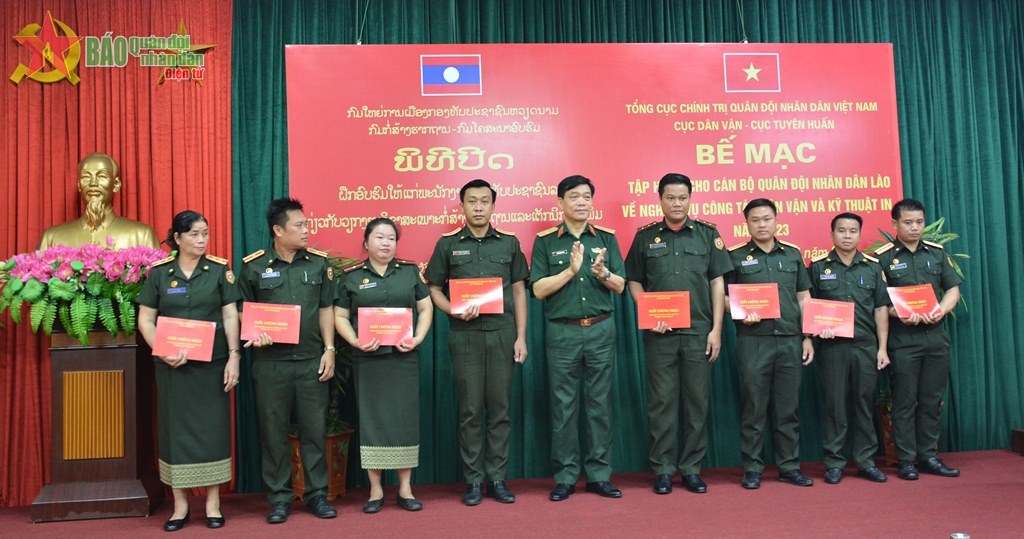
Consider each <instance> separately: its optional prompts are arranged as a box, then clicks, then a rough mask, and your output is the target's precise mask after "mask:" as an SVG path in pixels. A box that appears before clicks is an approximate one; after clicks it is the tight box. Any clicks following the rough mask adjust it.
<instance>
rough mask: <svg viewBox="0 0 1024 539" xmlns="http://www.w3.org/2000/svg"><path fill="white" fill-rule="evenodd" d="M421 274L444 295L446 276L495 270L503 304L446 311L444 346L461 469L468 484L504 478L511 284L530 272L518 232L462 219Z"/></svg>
mask: <svg viewBox="0 0 1024 539" xmlns="http://www.w3.org/2000/svg"><path fill="white" fill-rule="evenodd" d="M424 276H425V277H426V279H427V281H429V282H430V283H433V284H435V285H439V286H443V287H444V293H445V295H446V296H449V297H450V293H449V290H448V281H449V280H450V279H469V278H480V277H501V283H502V288H503V297H504V309H503V310H504V312H503V313H501V314H484V315H480V316H478V317H476V318H474V319H473V320H470V321H468V322H466V321H464V320H462V319H460V318H456V317H454V316H450V317H449V318H448V321H449V324H451V333H450V335H449V340H448V350H449V352H450V353H451V357H452V370H453V371H454V372H455V386H456V390H457V392H458V400H459V452H460V455H461V457H462V468H463V475H464V476H465V478H466V482H467V483H470V484H472V483H481V482H483V481H484V479H487V480H489V481H503V480H504V479H505V469H506V468H507V466H508V444H509V441H508V437H509V431H510V427H511V422H510V421H509V400H510V398H511V392H512V379H513V376H514V375H515V361H514V356H515V352H514V349H513V345H514V344H515V340H516V326H515V306H514V304H513V299H512V284H513V283H517V282H519V281H522V280H524V279H526V278H527V277H529V276H530V272H529V270H528V269H527V267H526V256H525V255H523V250H522V248H521V247H520V246H519V239H518V238H516V237H515V236H514V235H512V234H511V233H509V232H504V231H500V230H497V229H495V228H493V227H490V226H488V229H487V232H486V233H485V234H484V236H483V237H481V238H477V237H476V236H474V235H473V233H472V232H471V231H470V229H469V227H468V226H466V227H463V228H458V229H455V230H453V231H451V232H449V233H447V234H445V235H444V236H442V237H441V239H440V240H438V242H437V246H436V247H435V248H434V254H433V255H432V256H431V257H430V263H428V264H427V270H426V272H425V275H424ZM485 332H486V333H485ZM485 413H486V416H487V429H486V431H485V430H484V429H483V422H484V415H485ZM485 442H486V444H485Z"/></svg>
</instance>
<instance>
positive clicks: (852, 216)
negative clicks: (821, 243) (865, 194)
mask: <svg viewBox="0 0 1024 539" xmlns="http://www.w3.org/2000/svg"><path fill="white" fill-rule="evenodd" d="M840 219H853V220H854V221H857V227H858V228H864V219H862V218H861V216H859V215H857V214H856V213H850V212H846V213H840V214H839V215H837V216H835V217H833V218H832V232H835V231H836V221H838V220H840Z"/></svg>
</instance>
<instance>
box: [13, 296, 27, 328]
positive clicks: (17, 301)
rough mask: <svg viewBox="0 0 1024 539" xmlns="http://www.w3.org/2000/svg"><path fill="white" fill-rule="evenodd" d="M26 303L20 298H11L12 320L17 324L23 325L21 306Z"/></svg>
mask: <svg viewBox="0 0 1024 539" xmlns="http://www.w3.org/2000/svg"><path fill="white" fill-rule="evenodd" d="M22 303H25V300H23V299H21V297H20V296H14V297H13V298H11V307H10V309H11V320H14V323H15V324H20V323H21V304H22Z"/></svg>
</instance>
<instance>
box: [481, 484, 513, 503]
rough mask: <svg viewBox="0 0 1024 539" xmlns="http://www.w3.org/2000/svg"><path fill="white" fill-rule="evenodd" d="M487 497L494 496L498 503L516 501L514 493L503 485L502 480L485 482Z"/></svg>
mask: <svg viewBox="0 0 1024 539" xmlns="http://www.w3.org/2000/svg"><path fill="white" fill-rule="evenodd" d="M487 497H488V498H494V499H495V500H498V502H500V503H516V495H515V494H512V491H511V490H509V489H508V487H506V486H505V482H504V481H491V482H489V483H487Z"/></svg>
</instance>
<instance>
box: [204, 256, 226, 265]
mask: <svg viewBox="0 0 1024 539" xmlns="http://www.w3.org/2000/svg"><path fill="white" fill-rule="evenodd" d="M206 259H207V260H209V261H210V262H213V263H214V264H220V265H221V266H227V265H228V259H226V258H221V257H219V256H213V255H206Z"/></svg>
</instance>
